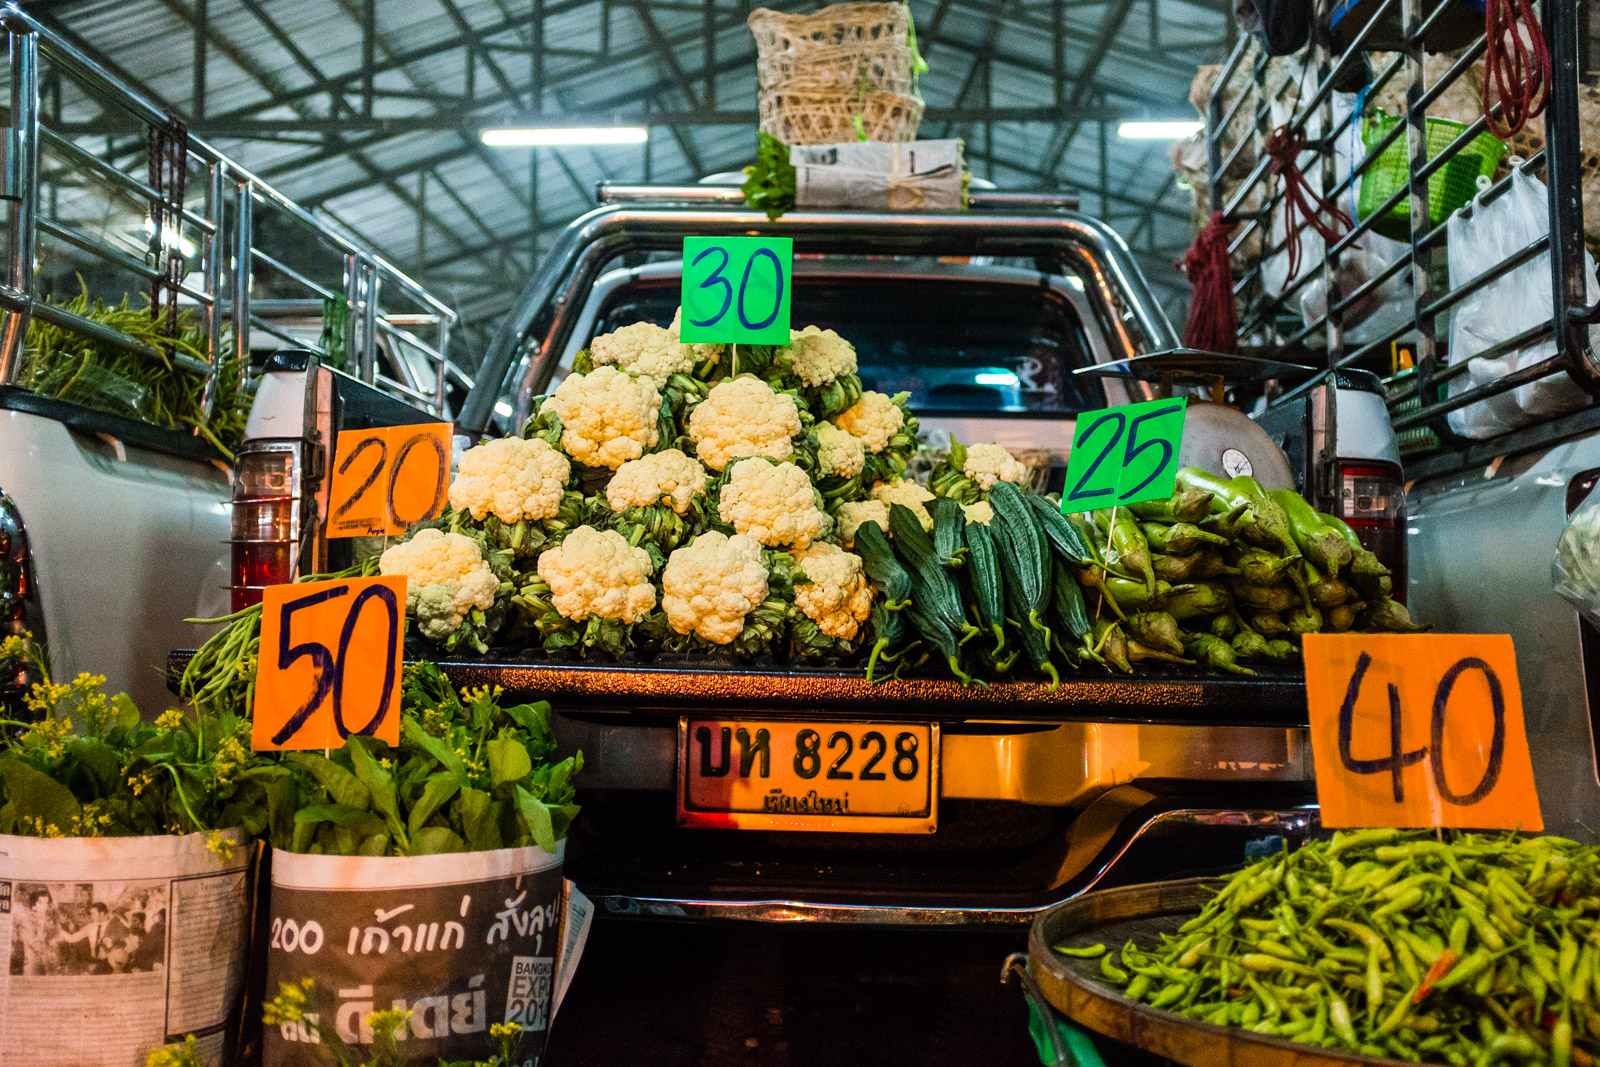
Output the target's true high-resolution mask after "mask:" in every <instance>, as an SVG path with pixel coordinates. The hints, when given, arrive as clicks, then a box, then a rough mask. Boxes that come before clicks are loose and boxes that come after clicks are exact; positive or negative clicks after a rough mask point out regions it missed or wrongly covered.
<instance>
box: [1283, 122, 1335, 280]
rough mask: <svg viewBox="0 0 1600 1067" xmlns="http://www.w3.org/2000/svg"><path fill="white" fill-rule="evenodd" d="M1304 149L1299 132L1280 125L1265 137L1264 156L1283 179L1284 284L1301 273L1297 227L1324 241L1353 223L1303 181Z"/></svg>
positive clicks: (1304, 142) (1303, 138) (1298, 231)
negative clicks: (1286, 259)
mask: <svg viewBox="0 0 1600 1067" xmlns="http://www.w3.org/2000/svg"><path fill="white" fill-rule="evenodd" d="M1305 150H1306V139H1305V135H1304V134H1302V133H1291V132H1290V131H1289V127H1288V126H1287V125H1284V126H1279V127H1278V128H1277V129H1275V130H1273V131H1272V136H1270V137H1268V138H1267V155H1268V156H1269V157H1270V158H1271V159H1272V173H1273V174H1276V175H1277V176H1278V177H1279V178H1281V179H1283V233H1284V238H1283V247H1284V251H1285V252H1287V253H1288V256H1289V273H1288V276H1287V277H1285V278H1284V284H1285V285H1287V284H1288V283H1289V282H1292V281H1294V279H1295V277H1296V276H1297V275H1298V274H1299V273H1300V227H1301V226H1302V225H1305V226H1310V227H1311V228H1312V229H1313V230H1316V231H1317V233H1319V234H1320V235H1321V236H1322V239H1323V240H1324V241H1337V240H1338V239H1339V238H1340V237H1343V236H1344V235H1345V234H1346V233H1348V232H1349V231H1350V229H1351V227H1353V226H1354V225H1355V223H1354V222H1352V221H1351V220H1350V216H1349V215H1346V214H1345V213H1344V212H1343V211H1340V210H1339V207H1338V205H1337V204H1334V203H1332V202H1331V201H1329V200H1328V199H1326V198H1325V197H1324V196H1323V195H1322V194H1321V193H1319V192H1317V191H1316V190H1315V189H1313V188H1312V187H1311V183H1310V182H1308V181H1306V176H1305V172H1304V171H1302V170H1301V169H1300V153H1302V152H1304V151H1305Z"/></svg>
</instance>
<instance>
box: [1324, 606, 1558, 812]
mask: <svg viewBox="0 0 1600 1067" xmlns="http://www.w3.org/2000/svg"><path fill="white" fill-rule="evenodd" d="M1304 652H1305V662H1306V699H1307V702H1308V704H1309V706H1310V710H1311V751H1312V755H1313V757H1314V758H1315V759H1316V767H1317V799H1318V801H1319V802H1320V803H1321V805H1322V823H1323V825H1324V826H1341V827H1348V826H1383V827H1387V826H1394V827H1427V826H1447V827H1457V828H1462V829H1475V830H1542V829H1544V819H1543V817H1542V816H1541V815H1540V813H1539V796H1538V794H1537V793H1536V792H1535V791H1534V787H1533V759H1532V757H1531V756H1530V755H1529V753H1528V735H1527V733H1526V730H1525V728H1524V724H1523V719H1522V689H1521V687H1520V686H1519V685H1518V684H1517V654H1516V650H1515V649H1514V648H1513V647H1512V644H1511V638H1510V637H1509V636H1508V635H1506V634H1307V635H1306V636H1305V646H1304Z"/></svg>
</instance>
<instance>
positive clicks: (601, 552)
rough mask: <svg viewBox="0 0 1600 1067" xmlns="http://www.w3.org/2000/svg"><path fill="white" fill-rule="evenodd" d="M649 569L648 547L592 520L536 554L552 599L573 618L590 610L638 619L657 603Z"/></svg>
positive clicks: (606, 616)
mask: <svg viewBox="0 0 1600 1067" xmlns="http://www.w3.org/2000/svg"><path fill="white" fill-rule="evenodd" d="M651 570H652V567H651V566H650V553H648V552H646V551H645V550H644V549H642V548H634V547H633V546H632V545H630V544H628V542H627V540H626V539H625V538H624V537H623V536H622V535H621V534H619V533H617V531H615V530H605V531H601V530H596V529H595V528H594V527H593V526H580V527H578V528H577V529H576V530H573V531H572V532H571V533H570V534H568V535H567V538H566V540H564V541H562V542H561V544H559V545H557V546H556V547H555V548H549V549H546V550H545V551H544V552H543V554H541V555H540V556H539V577H541V578H543V579H544V580H545V583H546V584H547V585H549V586H550V603H551V604H552V605H554V607H555V609H556V611H558V612H560V613H561V614H562V616H564V617H565V618H568V619H572V620H573V621H575V622H582V621H584V620H585V619H587V618H588V617H589V616H591V615H598V616H599V617H600V618H602V619H620V620H621V621H623V622H627V623H631V622H634V621H635V620H637V619H638V618H639V616H641V615H643V614H645V613H646V612H647V611H649V610H651V609H652V608H654V607H655V606H656V587H655V586H654V585H652V584H650V572H651Z"/></svg>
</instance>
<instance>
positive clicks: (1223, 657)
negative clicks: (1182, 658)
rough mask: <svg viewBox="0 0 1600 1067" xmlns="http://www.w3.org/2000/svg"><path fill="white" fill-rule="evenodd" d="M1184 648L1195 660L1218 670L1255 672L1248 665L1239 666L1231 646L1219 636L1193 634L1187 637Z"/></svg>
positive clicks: (1235, 672) (1237, 672)
mask: <svg viewBox="0 0 1600 1067" xmlns="http://www.w3.org/2000/svg"><path fill="white" fill-rule="evenodd" d="M1184 650H1185V651H1186V652H1188V653H1189V655H1190V656H1191V657H1193V658H1194V659H1195V660H1198V661H1199V662H1201V663H1205V664H1208V665H1210V666H1212V667H1216V668H1218V669H1220V670H1224V671H1228V672H1230V673H1233V674H1255V673H1256V672H1255V671H1253V670H1251V669H1250V668H1249V667H1241V666H1239V661H1238V658H1237V657H1236V656H1235V655H1234V651H1233V646H1232V645H1230V644H1228V642H1226V641H1224V640H1222V638H1220V637H1212V636H1211V635H1210V634H1195V635H1194V636H1192V637H1190V638H1189V640H1188V642H1187V643H1186V645H1185V646H1184Z"/></svg>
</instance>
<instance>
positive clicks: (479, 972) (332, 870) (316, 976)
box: [264, 843, 588, 1067]
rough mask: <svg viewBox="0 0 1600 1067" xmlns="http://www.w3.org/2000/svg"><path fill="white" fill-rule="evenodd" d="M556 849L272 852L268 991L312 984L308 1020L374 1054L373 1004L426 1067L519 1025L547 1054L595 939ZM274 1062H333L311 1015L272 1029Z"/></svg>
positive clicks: (469, 1053)
mask: <svg viewBox="0 0 1600 1067" xmlns="http://www.w3.org/2000/svg"><path fill="white" fill-rule="evenodd" d="M565 848H566V846H565V843H562V844H561V845H559V846H558V847H557V850H556V852H555V853H554V854H551V853H548V852H545V851H543V850H541V849H538V848H503V849H495V850H493V851H489V852H457V853H447V854H442V855H437V856H399V857H396V856H307V855H299V854H296V853H292V852H283V851H281V850H274V851H273V853H272V890H271V898H270V901H269V910H270V914H271V925H270V928H269V941H268V945H267V992H268V995H269V996H271V995H272V994H273V993H274V992H275V991H276V990H277V989H278V986H279V984H280V983H284V982H300V981H302V980H304V979H307V978H310V979H312V980H314V981H315V983H316V986H315V989H314V991H313V993H312V995H311V999H312V1003H311V1004H309V1005H308V1006H307V1019H308V1021H309V1022H311V1023H315V1024H318V1025H320V1026H322V1027H323V1028H329V1027H330V1024H331V1030H332V1032H335V1033H337V1034H338V1035H339V1038H340V1039H341V1040H343V1041H344V1042H345V1043H346V1044H348V1045H350V1046H351V1047H352V1048H354V1049H355V1050H356V1051H358V1052H361V1053H370V1047H369V1046H370V1045H371V1043H372V1040H373V1032H372V1028H371V1027H370V1026H369V1025H368V1024H367V1021H366V1020H367V1017H368V1016H369V1015H371V1014H372V1013H373V1012H374V1011H379V1010H384V1009H397V1010H400V1011H409V1012H410V1013H411V1015H410V1019H409V1021H408V1023H407V1024H406V1025H405V1026H403V1027H401V1028H400V1030H399V1031H397V1033H396V1037H397V1039H399V1040H401V1041H402V1042H403V1044H402V1045H401V1046H400V1047H401V1048H402V1049H403V1050H404V1051H405V1052H406V1054H407V1055H408V1056H409V1057H410V1058H411V1059H412V1060H414V1061H416V1062H418V1063H433V1062H436V1061H437V1060H439V1059H443V1060H467V1061H469V1062H470V1061H474V1060H486V1059H488V1056H489V1048H490V1046H489V1027H490V1025H491V1024H494V1023H516V1024H518V1025H519V1026H521V1027H522V1030H523V1035H524V1036H523V1040H522V1044H521V1046H520V1049H519V1052H518V1058H519V1062H522V1061H531V1062H537V1061H538V1059H539V1056H540V1053H541V1051H542V1049H543V1047H544V1038H545V1032H546V1031H547V1030H548V1028H549V1025H550V1019H551V1017H552V1016H553V1014H554V1011H555V1007H556V1006H557V1005H558V1004H559V1002H560V994H561V992H562V991H563V990H564V989H565V984H566V983H565V981H564V980H563V979H568V980H569V979H570V975H571V965H572V963H573V962H575V961H576V958H577V955H578V954H579V952H580V951H581V947H582V940H583V936H584V935H585V934H586V933H587V925H586V924H587V921H588V902H587V901H585V900H583V898H582V896H581V894H578V893H577V892H576V890H573V889H571V888H570V884H569V883H566V882H564V881H563V879H562V876H561V862H562V855H563V853H564V851H565ZM264 1049H265V1053H266V1057H265V1059H266V1064H267V1067H326V1065H328V1064H331V1063H333V1062H334V1061H333V1057H332V1056H331V1055H330V1054H329V1053H328V1051H327V1050H326V1048H325V1047H324V1046H323V1045H322V1044H321V1043H320V1042H319V1041H318V1038H317V1035H316V1032H315V1030H314V1028H313V1027H312V1026H310V1025H308V1024H307V1023H306V1022H301V1023H285V1024H283V1025H281V1026H274V1027H268V1028H267V1031H266V1034H265V1039H264Z"/></svg>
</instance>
